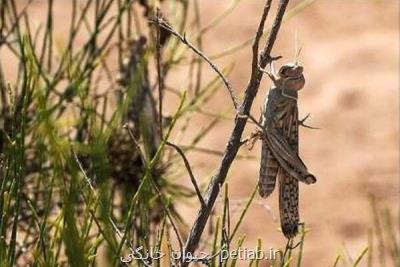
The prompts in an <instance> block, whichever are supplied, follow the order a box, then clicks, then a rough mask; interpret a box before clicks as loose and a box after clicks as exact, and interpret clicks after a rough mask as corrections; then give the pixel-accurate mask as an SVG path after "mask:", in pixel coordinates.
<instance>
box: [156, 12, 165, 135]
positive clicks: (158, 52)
mask: <svg viewBox="0 0 400 267" xmlns="http://www.w3.org/2000/svg"><path fill="white" fill-rule="evenodd" d="M156 19H157V21H158V20H161V14H160V10H159V9H157V11H156ZM160 36H161V33H160V25H159V24H157V36H156V61H157V78H158V130H159V133H160V140H162V139H163V127H162V101H163V87H164V86H163V84H164V82H163V77H162V75H163V74H162V72H161V43H160Z"/></svg>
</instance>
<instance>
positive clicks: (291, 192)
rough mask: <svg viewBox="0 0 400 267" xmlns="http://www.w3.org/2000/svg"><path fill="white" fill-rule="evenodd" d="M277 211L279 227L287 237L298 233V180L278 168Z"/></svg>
mask: <svg viewBox="0 0 400 267" xmlns="http://www.w3.org/2000/svg"><path fill="white" fill-rule="evenodd" d="M278 177H279V213H280V217H281V228H282V232H283V234H284V235H285V236H286V237H287V238H289V239H290V238H293V237H295V236H296V235H297V233H298V225H299V182H298V180H296V179H294V178H292V177H291V176H289V175H288V174H287V173H286V171H284V170H283V169H280V170H279V174H278Z"/></svg>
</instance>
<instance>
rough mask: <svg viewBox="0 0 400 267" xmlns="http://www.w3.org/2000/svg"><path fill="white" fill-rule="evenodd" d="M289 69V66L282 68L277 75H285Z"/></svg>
mask: <svg viewBox="0 0 400 267" xmlns="http://www.w3.org/2000/svg"><path fill="white" fill-rule="evenodd" d="M289 69H290V67H289V66H282V67H281V69H280V70H279V74H283V75H286V73H287V71H288V70H289Z"/></svg>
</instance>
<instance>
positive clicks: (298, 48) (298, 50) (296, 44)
mask: <svg viewBox="0 0 400 267" xmlns="http://www.w3.org/2000/svg"><path fill="white" fill-rule="evenodd" d="M302 48H303V46H302V45H300V46H299V35H298V31H297V29H296V30H295V32H294V59H295V60H294V64H295V65H296V66H297V65H299V57H300V53H301V49H302Z"/></svg>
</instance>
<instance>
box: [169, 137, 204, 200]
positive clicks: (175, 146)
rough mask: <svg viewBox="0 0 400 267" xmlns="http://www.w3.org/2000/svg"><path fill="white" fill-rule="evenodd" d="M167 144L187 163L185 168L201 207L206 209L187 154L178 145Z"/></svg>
mask: <svg viewBox="0 0 400 267" xmlns="http://www.w3.org/2000/svg"><path fill="white" fill-rule="evenodd" d="M165 144H166V145H168V146H170V147H173V148H174V149H175V150H176V151H177V152H178V153H179V155H180V156H181V157H182V159H183V162H184V163H185V167H186V169H187V171H188V173H189V176H190V180H191V182H192V184H193V187H194V189H195V191H196V194H197V197H198V198H199V201H200V203H201V206H202V207H205V206H206V203H205V202H204V199H203V196H202V195H201V192H200V189H199V186H198V185H197V182H196V178H195V177H194V175H193V172H192V169H191V168H190V164H189V161H188V160H187V158H186V156H185V153H184V152H183V150H182V149H181V148H180V147H179V146H177V145H175V144H173V143H170V142H168V141H167V142H165Z"/></svg>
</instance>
